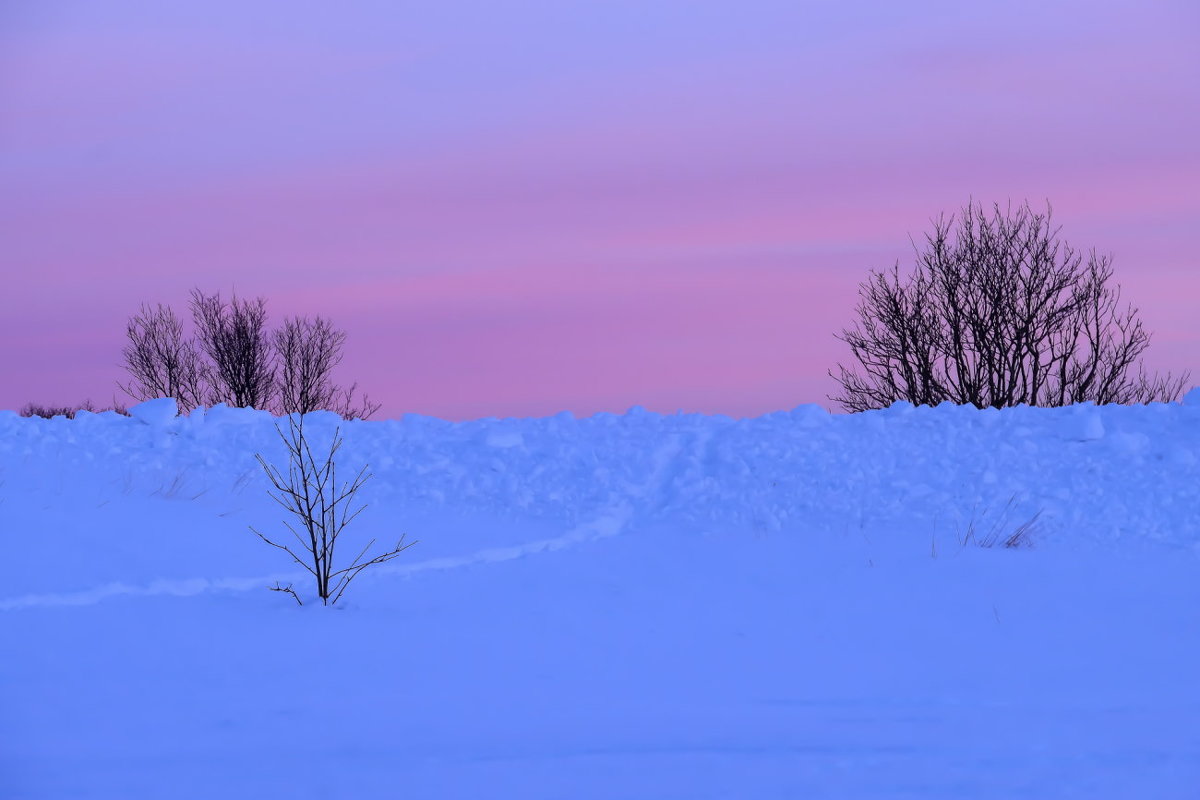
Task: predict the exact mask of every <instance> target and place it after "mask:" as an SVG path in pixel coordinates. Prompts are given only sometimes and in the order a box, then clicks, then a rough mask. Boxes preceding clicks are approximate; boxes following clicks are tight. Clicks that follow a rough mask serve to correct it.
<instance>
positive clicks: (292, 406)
mask: <svg viewBox="0 0 1200 800" xmlns="http://www.w3.org/2000/svg"><path fill="white" fill-rule="evenodd" d="M272 341H273V342H274V344H275V354H276V356H277V358H278V363H279V368H278V371H277V381H276V386H277V396H278V404H279V411H280V412H281V413H284V414H292V413H300V414H306V413H308V412H309V411H318V410H320V411H333V412H335V413H337V414H339V415H341V416H342V417H344V418H346V419H367V418H369V417H370V416H371V415H372V414H374V413H375V412H376V411H378V410H379V404H378V403H372V402H370V399H369V398H368V397H367V396H366V395H363V397H362V399H361V401H358V402H356V401H355V399H354V392H355V390H356V389H357V387H358V384H351V386H350V387H349V388H348V389H343V388H342V387H340V386H338V385H337V384H335V383H334V382H333V377H332V373H333V368H334V367H336V366H337V365H338V364H339V363H341V360H342V345H343V343H345V341H346V333H345V331H341V330H338V329H336V328H334V327H333V323H332V322H330V320H328V319H325V318H323V317H316V318H315V319H309V318H308V317H291V318H289V319H286V320H284V322H283V326H282V327H280V328H277V329H276V330H275V332H274V334H273V335H272Z"/></svg>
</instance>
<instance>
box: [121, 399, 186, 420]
mask: <svg viewBox="0 0 1200 800" xmlns="http://www.w3.org/2000/svg"><path fill="white" fill-rule="evenodd" d="M129 415H130V416H131V417H133V418H134V419H136V420H138V421H140V422H144V423H146V424H147V425H152V426H154V427H160V426H162V425H166V424H167V423H168V422H170V421H171V420H173V419H175V418H176V417H177V416H179V406H178V404H177V403H176V402H175V398H173V397H160V398H158V399H157V400H147V401H145V402H144V403H138V404H137V405H136V406H134V407H133V408H131V409H129Z"/></svg>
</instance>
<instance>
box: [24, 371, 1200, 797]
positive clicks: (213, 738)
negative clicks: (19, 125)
mask: <svg viewBox="0 0 1200 800" xmlns="http://www.w3.org/2000/svg"><path fill="white" fill-rule="evenodd" d="M131 412H132V414H133V417H132V418H126V417H122V416H119V415H116V414H113V413H103V414H87V413H82V414H80V415H79V417H78V418H77V419H75V420H67V419H65V418H56V419H51V420H44V419H36V418H35V419H25V418H21V417H18V416H17V415H16V414H14V413H12V412H0V519H3V526H4V527H3V531H4V534H5V539H4V541H5V545H6V554H7V556H8V559H7V566H8V569H6V570H5V578H4V583H3V584H2V585H0V624H3V626H4V627H3V630H4V635H3V636H2V637H0V745H2V746H0V798H29V799H30V800H35V799H36V800H40V799H42V798H104V799H105V800H107V799H108V798H122V799H123V798H141V797H147V798H149V797H169V798H173V799H174V800H182V799H184V798H204V800H209V798H213V797H230V798H237V797H267V796H270V797H286V798H289V800H301V799H303V798H342V797H353V798H376V797H378V798H392V797H418V798H481V797H505V798H520V799H521V800H534V799H536V798H623V799H627V798H655V800H663V799H666V798H967V797H970V798H1015V797H1022V798H1060V797H1079V798H1089V799H1090V798H1109V797H1111V798H1131V797H1147V798H1157V799H1159V800H1172V799H1174V798H1180V799H1182V798H1196V797H1200V683H1198V681H1197V674H1198V668H1200V502H1198V500H1200V497H1198V495H1200V480H1198V479H1200V464H1198V462H1197V454H1198V453H1200V395H1197V393H1196V390H1193V391H1192V392H1190V393H1189V394H1188V396H1187V401H1186V402H1185V403H1184V404H1183V405H1162V404H1156V405H1149V406H1142V407H1120V406H1105V407H1095V406H1090V405H1087V406H1075V407H1069V408H1062V409H1036V408H1025V407H1022V408H1013V409H1005V410H1000V411H997V410H994V409H989V410H982V411H981V410H975V409H973V408H959V407H954V406H950V405H943V406H939V407H937V408H927V407H922V408H913V407H912V406H910V405H907V404H897V405H895V406H893V407H892V408H890V409H887V410H883V411H877V412H868V413H863V414H856V415H830V414H829V413H827V412H825V411H824V410H823V409H821V408H819V407H816V406H801V407H799V408H796V409H794V410H792V411H783V412H778V413H774V414H769V415H766V416H762V417H758V418H754V419H740V420H735V419H731V418H728V417H724V416H700V415H683V414H677V415H659V414H655V413H651V412H648V411H645V410H644V409H640V408H636V409H631V410H630V411H629V412H627V413H626V414H624V415H613V414H597V415H595V416H592V417H589V418H586V419H575V418H574V417H572V416H571V415H569V414H560V415H557V416H554V417H548V418H543V419H505V420H495V419H490V420H478V421H473V422H465V423H450V422H445V421H443V420H439V419H434V418H430V417H422V416H415V415H409V416H406V417H404V418H403V419H401V420H394V421H380V422H361V421H356V422H342V421H341V420H339V419H338V418H337V417H335V416H334V415H331V414H313V415H310V416H309V417H308V418H307V419H306V423H305V427H306V431H307V432H308V433H309V435H310V436H311V437H312V439H313V440H314V442H313V443H314V449H315V450H316V451H317V452H319V451H320V448H321V447H322V446H327V445H328V442H329V437H331V436H332V435H333V432H334V430H335V428H336V427H338V426H339V425H340V427H341V432H342V434H343V435H344V436H345V445H344V447H343V448H342V451H341V452H340V454H339V468H340V470H341V471H342V472H343V473H345V475H346V476H347V477H349V476H350V475H352V474H353V472H355V471H357V469H358V467H359V466H361V465H363V464H369V465H370V471H371V472H372V473H373V474H374V477H373V478H372V479H371V480H370V481H369V482H368V483H367V484H366V486H365V487H364V489H363V493H362V494H363V499H365V500H366V501H367V502H368V503H369V507H368V508H367V510H366V511H365V512H364V513H363V515H362V516H361V517H360V518H359V519H358V520H356V521H355V522H354V523H352V525H351V527H350V528H348V529H347V532H346V537H347V540H348V541H349V542H350V543H349V544H347V545H346V546H345V548H346V552H345V555H346V556H347V557H348V556H350V555H353V553H354V552H357V550H358V549H361V547H362V545H363V544H365V543H366V542H367V541H368V540H369V539H371V538H377V539H378V540H379V541H380V543H387V544H391V543H393V542H394V541H395V540H396V539H397V538H398V537H399V535H400V534H401V533H406V534H408V536H409V538H410V539H416V540H419V543H418V544H417V545H416V546H414V547H413V548H411V549H410V550H408V551H406V553H405V554H404V555H403V556H402V557H401V558H399V559H397V560H396V561H393V562H391V563H389V564H387V565H385V566H382V567H379V568H377V569H375V570H374V571H368V572H366V573H364V574H363V576H362V577H361V578H360V579H359V581H358V582H356V583H355V584H353V585H352V586H351V588H350V590H349V591H348V592H347V595H346V600H345V602H344V603H343V604H342V606H341V607H339V608H336V609H327V608H323V607H320V606H319V605H317V604H315V603H313V602H312V601H311V597H310V595H311V589H310V588H309V587H308V586H307V584H305V583H304V582H303V579H304V575H303V573H302V572H301V571H300V570H299V568H298V567H296V565H294V564H290V563H288V560H287V558H286V556H284V555H283V554H282V553H280V551H278V550H275V549H273V548H270V547H267V546H266V545H265V544H263V543H262V542H261V541H259V540H258V539H257V538H256V537H255V536H254V535H253V534H252V533H250V531H249V530H248V526H249V525H254V526H255V527H256V528H258V529H260V530H264V531H267V532H270V533H276V534H280V533H281V534H282V535H283V536H287V535H288V534H287V533H286V531H285V530H284V529H283V528H282V524H281V523H282V519H283V514H282V511H281V510H280V509H279V508H278V507H277V506H275V505H274V503H273V502H272V501H271V500H270V499H269V498H268V497H267V495H266V489H267V488H268V484H267V482H266V479H265V476H264V475H263V474H262V470H261V468H260V467H259V465H258V464H257V462H256V461H255V454H256V453H261V454H263V455H264V457H266V458H267V459H268V460H270V461H273V462H274V463H276V464H279V465H283V466H285V463H286V462H285V452H284V449H283V444H282V442H281V441H280V440H279V437H278V434H277V432H276V429H275V425H274V423H275V422H277V420H275V419H274V418H272V417H271V416H270V415H269V414H267V413H266V412H259V411H253V410H243V409H231V408H227V407H224V406H217V407H215V408H211V409H208V410H207V411H204V410H201V411H196V412H193V413H192V414H190V415H188V416H182V417H181V416H178V415H177V409H176V408H175V406H174V403H173V401H163V400H155V401H150V402H149V403H143V404H141V405H138V406H135V407H134V408H133V409H131ZM1023 526H1024V527H1023ZM1021 531H1025V533H1024V534H1023V535H1021V536H1020V537H1018V539H1019V540H1018V541H1015V542H1014V544H1015V545H1018V546H1014V547H1005V546H1004V543H1005V541H1006V540H1008V539H1009V538H1010V537H1012V536H1013V535H1014V534H1016V533H1018V532H1021ZM355 543H357V547H355V546H354V544H355ZM989 545H990V546H989ZM276 580H282V581H285V582H295V585H296V587H297V588H298V589H300V590H301V592H302V594H303V595H304V596H305V598H306V599H307V600H308V601H309V602H308V603H307V604H306V605H305V606H304V607H303V608H301V607H297V606H296V604H295V603H294V602H293V601H292V600H291V599H290V598H288V597H287V596H285V595H281V594H278V593H273V592H268V591H266V588H265V587H267V586H270V585H274V583H275V581H276Z"/></svg>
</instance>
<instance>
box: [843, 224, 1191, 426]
mask: <svg viewBox="0 0 1200 800" xmlns="http://www.w3.org/2000/svg"><path fill="white" fill-rule="evenodd" d="M1059 230H1060V229H1059V228H1056V227H1053V226H1052V224H1051V209H1050V208H1049V206H1047V209H1046V211H1045V213H1041V212H1035V211H1033V210H1032V209H1031V208H1030V207H1029V204H1028V203H1025V204H1024V205H1022V206H1020V207H1019V208H1016V209H1015V210H1014V209H1012V208H1011V207H1010V208H1008V209H1001V208H1000V206H999V205H996V206H995V208H994V210H993V213H992V214H991V215H990V216H989V215H988V214H986V213H985V211H984V209H983V206H982V205H976V204H974V203H970V204H968V205H967V206H966V207H965V208H964V209H963V210H962V212H961V214H960V215H959V216H958V218H957V220H955V218H954V217H951V218H950V219H946V218H945V217H941V218H939V219H937V220H935V221H934V227H933V232H932V233H930V234H927V235H926V237H925V244H924V247H923V248H917V263H916V267H915V269H914V270H913V271H912V272H911V273H909V274H907V275H904V276H902V275H901V274H900V268H899V265H898V264H897V265H896V266H895V267H893V268H892V270H891V271H890V272H872V273H871V276H870V278H869V279H868V280H867V281H866V282H865V283H863V284H862V285H861V286H860V287H859V298H860V302H859V305H858V308H857V312H858V324H857V325H855V326H854V327H852V328H849V329H846V330H844V331H843V332H842V334H841V335H840V336H839V337H838V338H839V339H841V340H842V341H844V342H846V344H848V345H849V346H850V352H851V354H852V355H853V356H854V358H855V360H857V361H858V363H859V365H860V369H852V368H847V367H845V366H843V365H841V364H839V365H838V373H837V374H834V373H833V372H830V375H831V376H832V377H833V378H835V379H836V380H837V381H838V382H839V383H840V384H841V387H842V393H841V394H840V395H837V396H834V397H831V398H830V399H832V400H834V401H836V402H838V403H840V404H841V405H842V406H843V407H844V408H845V409H846V410H848V411H865V410H868V409H874V408H885V407H887V406H889V405H891V404H892V403H894V402H896V401H899V400H905V401H908V402H910V403H912V404H914V405H937V404H939V403H942V402H945V401H949V402H951V403H954V404H956V405H974V406H976V407H978V408H986V407H994V408H1003V407H1007V406H1015V405H1020V404H1022V403H1024V404H1028V405H1032V406H1065V405H1070V404H1072V403H1082V402H1093V403H1097V404H1106V403H1122V404H1129V403H1147V402H1154V401H1159V402H1172V401H1175V400H1177V399H1178V398H1179V396H1180V394H1181V393H1182V392H1183V389H1184V387H1185V386H1186V385H1187V380H1188V375H1187V374H1184V375H1181V376H1178V377H1172V376H1171V375H1170V374H1166V375H1150V374H1148V373H1147V372H1146V371H1145V369H1144V368H1143V367H1142V364H1141V361H1140V358H1141V355H1142V353H1143V352H1144V351H1145V350H1146V348H1147V347H1148V346H1149V344H1150V334H1149V333H1148V332H1147V331H1146V330H1145V329H1144V328H1143V327H1142V323H1141V320H1140V319H1139V318H1138V313H1137V309H1136V308H1135V307H1133V306H1132V305H1124V306H1122V305H1121V302H1120V300H1121V289H1120V287H1119V286H1110V285H1109V280H1110V279H1111V278H1112V275H1113V270H1112V266H1111V259H1110V258H1109V257H1107V256H1098V255H1097V254H1096V252H1095V251H1094V250H1093V251H1090V252H1088V253H1082V252H1080V251H1078V250H1075V249H1074V248H1072V247H1071V246H1070V245H1068V244H1066V243H1065V242H1062V241H1060V240H1059V235H1058V234H1059ZM915 247H916V245H915V244H914V248H915Z"/></svg>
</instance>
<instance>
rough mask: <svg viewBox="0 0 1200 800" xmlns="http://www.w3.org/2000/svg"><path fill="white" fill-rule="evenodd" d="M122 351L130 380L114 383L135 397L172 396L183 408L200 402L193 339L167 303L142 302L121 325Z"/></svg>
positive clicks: (199, 368) (199, 366)
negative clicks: (125, 341)
mask: <svg viewBox="0 0 1200 800" xmlns="http://www.w3.org/2000/svg"><path fill="white" fill-rule="evenodd" d="M125 333H126V336H127V337H128V339H129V343H128V344H127V345H126V346H125V349H124V350H123V351H122V354H123V355H124V357H125V369H126V370H128V372H129V375H130V378H131V380H130V381H129V382H128V383H126V384H123V385H122V384H120V383H118V384H117V385H118V386H119V387H120V388H121V390H122V391H124V392H125V393H126V394H128V395H129V396H130V397H133V398H134V399H137V400H151V399H154V398H156V397H173V398H175V401H176V402H177V403H178V404H179V407H180V408H181V409H183V410H184V411H191V410H192V409H193V408H195V407H196V406H198V405H200V404H201V403H202V402H203V369H202V364H201V361H200V359H199V357H198V354H197V351H196V343H195V342H194V341H193V340H191V339H185V338H184V335H183V326H182V325H181V324H180V322H179V318H178V317H177V316H175V312H174V311H173V310H172V309H171V307H170V306H165V305H163V304H161V303H159V304H158V305H157V306H154V307H151V306H149V305H143V306H142V308H141V311H140V312H139V313H138V314H135V315H134V316H133V317H132V318H130V320H129V324H128V325H127V326H126V329H125Z"/></svg>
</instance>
